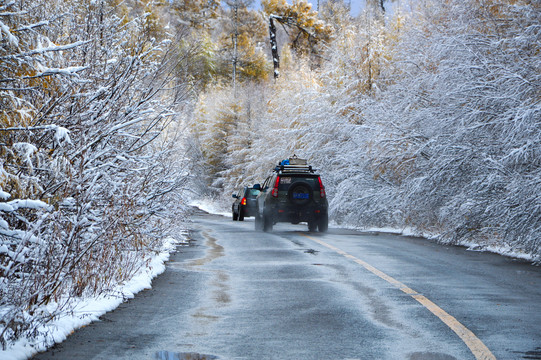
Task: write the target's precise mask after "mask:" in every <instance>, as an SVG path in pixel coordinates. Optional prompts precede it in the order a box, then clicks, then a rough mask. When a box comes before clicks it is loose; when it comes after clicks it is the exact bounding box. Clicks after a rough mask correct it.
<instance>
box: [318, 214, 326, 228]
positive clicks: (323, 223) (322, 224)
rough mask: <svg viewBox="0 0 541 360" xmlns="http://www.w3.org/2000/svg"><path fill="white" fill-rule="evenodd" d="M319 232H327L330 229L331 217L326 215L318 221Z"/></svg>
mask: <svg viewBox="0 0 541 360" xmlns="http://www.w3.org/2000/svg"><path fill="white" fill-rule="evenodd" d="M317 227H318V230H319V232H326V231H327V230H328V229H329V215H328V214H324V215H321V217H320V218H319V220H318V224H317Z"/></svg>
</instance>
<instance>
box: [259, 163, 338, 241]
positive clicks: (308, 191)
mask: <svg viewBox="0 0 541 360" xmlns="http://www.w3.org/2000/svg"><path fill="white" fill-rule="evenodd" d="M254 188H259V189H261V193H260V194H259V195H258V197H257V212H256V214H255V228H256V230H263V231H271V230H272V227H273V225H274V224H276V223H278V222H289V223H292V224H298V223H300V222H307V223H308V230H309V231H316V230H319V231H320V232H325V231H327V229H328V223H329V217H328V212H327V210H328V207H329V205H328V202H327V196H326V194H325V187H324V186H323V183H322V181H321V177H320V176H319V175H318V174H317V173H316V172H315V170H314V169H312V167H311V166H309V165H308V164H307V161H306V160H304V159H299V158H297V157H296V156H294V157H292V158H289V159H288V160H283V161H282V162H280V163H279V164H278V166H277V167H276V168H275V169H274V171H273V173H272V174H271V175H270V176H269V177H267V179H266V180H265V182H264V183H263V185H262V186H260V185H259V184H256V185H254Z"/></svg>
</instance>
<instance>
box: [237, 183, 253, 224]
mask: <svg viewBox="0 0 541 360" xmlns="http://www.w3.org/2000/svg"><path fill="white" fill-rule="evenodd" d="M257 195H259V190H258V189H254V188H252V187H248V186H246V187H244V188H243V189H242V190H240V191H239V192H237V193H236V194H233V197H234V198H235V199H236V200H235V202H233V205H232V206H231V212H232V213H233V220H238V221H243V220H244V218H245V217H250V216H254V215H255V211H256V197H257Z"/></svg>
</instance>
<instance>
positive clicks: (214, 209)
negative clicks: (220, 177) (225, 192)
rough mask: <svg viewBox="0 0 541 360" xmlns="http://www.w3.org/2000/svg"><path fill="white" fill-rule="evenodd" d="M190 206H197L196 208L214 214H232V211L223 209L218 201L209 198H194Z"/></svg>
mask: <svg viewBox="0 0 541 360" xmlns="http://www.w3.org/2000/svg"><path fill="white" fill-rule="evenodd" d="M190 206H195V207H196V208H198V209H201V210H203V211H205V212H208V213H209V214H213V215H222V216H227V217H229V216H231V213H229V212H225V211H223V208H222V207H221V206H220V205H218V204H217V202H216V201H214V200H212V199H209V198H203V199H198V200H193V201H192V202H191V203H190Z"/></svg>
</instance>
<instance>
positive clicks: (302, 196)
mask: <svg viewBox="0 0 541 360" xmlns="http://www.w3.org/2000/svg"><path fill="white" fill-rule="evenodd" d="M309 197H310V195H309V194H307V193H293V199H308V198H309Z"/></svg>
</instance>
